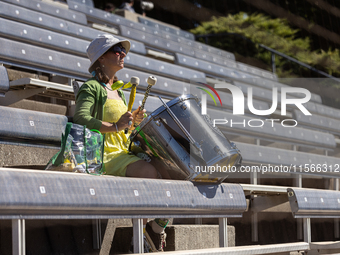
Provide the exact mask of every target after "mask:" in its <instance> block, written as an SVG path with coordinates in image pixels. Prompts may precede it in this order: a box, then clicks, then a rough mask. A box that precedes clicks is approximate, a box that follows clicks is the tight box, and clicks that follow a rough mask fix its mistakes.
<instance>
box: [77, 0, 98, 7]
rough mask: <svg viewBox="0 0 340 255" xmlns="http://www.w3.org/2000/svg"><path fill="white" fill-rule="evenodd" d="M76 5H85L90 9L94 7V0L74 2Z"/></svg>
mask: <svg viewBox="0 0 340 255" xmlns="http://www.w3.org/2000/svg"><path fill="white" fill-rule="evenodd" d="M73 1H74V2H75V3H79V4H84V5H88V6H90V7H94V4H93V1H92V0H73Z"/></svg>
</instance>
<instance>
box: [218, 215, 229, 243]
mask: <svg viewBox="0 0 340 255" xmlns="http://www.w3.org/2000/svg"><path fill="white" fill-rule="evenodd" d="M218 224H219V242H220V247H228V224H227V218H219V219H218Z"/></svg>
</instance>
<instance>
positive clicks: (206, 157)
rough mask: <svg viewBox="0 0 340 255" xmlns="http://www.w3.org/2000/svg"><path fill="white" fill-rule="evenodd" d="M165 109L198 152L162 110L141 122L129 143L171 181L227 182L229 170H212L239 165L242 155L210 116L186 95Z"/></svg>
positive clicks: (194, 100) (172, 101) (193, 98)
mask: <svg viewBox="0 0 340 255" xmlns="http://www.w3.org/2000/svg"><path fill="white" fill-rule="evenodd" d="M167 105H168V106H169V108H170V109H171V111H172V112H173V113H174V114H175V115H176V117H177V119H178V120H179V121H180V123H181V124H182V125H183V126H184V127H185V129H186V130H187V131H188V132H189V134H190V135H191V136H192V138H193V139H194V140H195V141H196V143H197V144H198V145H199V147H200V148H201V151H200V150H198V149H197V148H196V147H195V146H194V145H193V144H192V143H190V141H189V139H188V137H187V136H186V135H185V133H184V132H183V131H182V129H181V128H180V127H179V126H178V125H177V124H176V122H175V121H174V120H173V118H172V117H171V115H170V114H169V113H168V112H167V110H166V108H165V107H164V106H161V107H159V108H158V109H157V110H155V111H154V112H153V113H152V114H151V115H149V116H148V117H147V118H146V119H145V120H143V122H142V123H141V124H140V126H139V127H138V128H137V129H139V130H141V131H142V132H138V131H134V132H133V133H132V135H131V141H132V142H137V143H139V144H140V145H141V148H142V149H143V150H145V151H146V152H147V154H148V155H149V156H150V157H152V158H153V159H154V160H156V161H158V164H160V165H159V167H163V168H165V169H166V170H167V171H168V172H169V174H170V175H171V177H172V178H174V179H187V180H193V181H210V182H211V181H213V182H219V181H222V180H223V179H225V178H227V177H228V176H229V175H230V174H231V173H232V172H231V171H230V168H229V171H221V172H217V171H212V170H214V169H215V170H217V169H218V167H217V166H220V167H223V166H226V167H227V166H228V165H229V166H234V165H235V164H237V163H240V161H241V154H240V152H239V150H238V149H237V148H236V147H235V146H234V145H233V144H232V143H230V142H229V140H228V139H227V138H226V137H225V136H224V135H223V134H222V132H221V131H220V130H219V129H218V128H217V127H214V126H213V123H212V121H211V120H210V118H209V116H207V115H202V114H201V107H200V105H199V102H198V99H197V97H194V96H192V95H185V96H182V97H178V98H176V99H174V100H171V101H169V102H168V103H167ZM150 148H151V149H150ZM214 167H215V168H214ZM209 169H210V170H209ZM220 170H221V168H220ZM225 170H227V169H225ZM234 170H235V169H234Z"/></svg>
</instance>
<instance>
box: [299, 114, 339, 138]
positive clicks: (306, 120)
mask: <svg viewBox="0 0 340 255" xmlns="http://www.w3.org/2000/svg"><path fill="white" fill-rule="evenodd" d="M338 111H339V110H335V112H338ZM293 116H294V118H296V120H297V121H298V122H299V123H301V124H302V125H304V126H306V127H309V128H312V129H318V130H324V131H325V132H329V133H332V134H336V135H340V129H339V127H340V121H339V120H338V119H336V116H333V118H330V117H328V116H327V117H326V116H321V115H318V114H313V115H311V116H305V115H304V114H301V113H300V112H299V111H297V110H294V111H293Z"/></svg>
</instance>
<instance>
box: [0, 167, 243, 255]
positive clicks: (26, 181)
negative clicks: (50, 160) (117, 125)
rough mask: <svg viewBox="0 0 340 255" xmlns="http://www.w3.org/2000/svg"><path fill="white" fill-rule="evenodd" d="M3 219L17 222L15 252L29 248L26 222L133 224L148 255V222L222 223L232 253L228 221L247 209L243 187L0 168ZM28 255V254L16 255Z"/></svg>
mask: <svg viewBox="0 0 340 255" xmlns="http://www.w3.org/2000/svg"><path fill="white" fill-rule="evenodd" d="M0 183H2V185H1V186H0V219H10V220H12V229H13V231H12V240H13V251H18V252H20V250H21V251H22V249H23V248H22V247H25V219H115V218H126V217H128V218H132V219H133V244H134V252H135V253H140V252H143V222H142V218H155V217H170V218H174V217H175V218H176V217H180V218H183V217H184V218H185V217H191V218H192V217H209V218H210V217H215V218H219V219H220V220H219V222H220V224H219V226H220V247H227V246H228V243H227V240H228V239H227V219H226V218H227V217H241V216H242V213H243V212H244V211H245V210H246V208H247V203H246V199H245V196H244V193H243V189H242V187H241V186H240V185H238V184H219V185H216V184H208V185H207V184H194V183H191V182H188V181H173V180H156V179H138V178H126V177H113V176H92V175H86V174H79V173H61V172H49V171H32V170H20V169H18V170H16V169H11V170H7V169H1V168H0ZM14 254H25V253H14Z"/></svg>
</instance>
